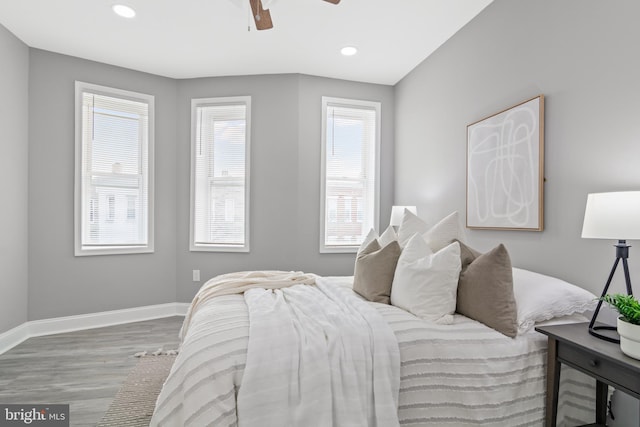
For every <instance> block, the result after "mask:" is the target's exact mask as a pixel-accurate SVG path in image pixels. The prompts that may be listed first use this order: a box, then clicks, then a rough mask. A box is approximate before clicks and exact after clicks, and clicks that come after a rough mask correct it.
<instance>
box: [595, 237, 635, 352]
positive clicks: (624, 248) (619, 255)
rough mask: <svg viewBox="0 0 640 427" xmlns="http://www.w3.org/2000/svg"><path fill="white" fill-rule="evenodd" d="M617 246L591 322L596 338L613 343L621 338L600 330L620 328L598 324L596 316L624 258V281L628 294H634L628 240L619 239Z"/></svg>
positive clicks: (618, 341)
mask: <svg viewBox="0 0 640 427" xmlns="http://www.w3.org/2000/svg"><path fill="white" fill-rule="evenodd" d="M614 246H615V248H616V260H615V262H614V263H613V267H612V268H611V272H610V273H609V278H608V279H607V283H606V284H605V286H604V289H603V290H602V295H601V296H600V300H599V301H598V305H597V306H596V310H595V312H594V313H593V317H591V322H589V333H590V334H591V335H593V336H594V337H596V338H600V339H602V340H605V341H609V342H612V343H620V339H619V338H614V337H611V336H608V335H603V334H601V333H599V332H596V331H599V330H607V331H617V330H618V329H617V328H616V327H615V326H603V325H597V326H596V324H595V323H596V318H597V317H598V313H599V312H600V307H601V306H602V301H603V298H604V296H605V295H606V294H607V291H608V290H609V285H611V279H613V274H614V273H615V272H616V268H617V267H618V263H619V262H620V260H622V267H623V269H624V281H625V284H626V286H627V294H628V295H633V290H632V289H631V276H630V275H629V264H628V263H627V259H628V258H629V248H630V246H629V245H627V241H626V240H618V244H617V245H614Z"/></svg>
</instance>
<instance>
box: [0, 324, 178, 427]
mask: <svg viewBox="0 0 640 427" xmlns="http://www.w3.org/2000/svg"><path fill="white" fill-rule="evenodd" d="M183 320H184V317H168V318H163V319H156V320H149V321H145V322H137V323H128V324H124V325H117V326H109V327H105V328H98V329H89V330H85V331H77V332H70V333H66V334H57V335H48V336H43V337H35V338H30V339H28V340H26V341H24V342H23V343H21V344H20V345H18V346H16V347H14V348H13V349H11V350H9V351H8V352H6V353H4V354H2V355H0V403H4V404H7V403H18V404H58V403H60V404H67V403H68V404H70V424H71V425H72V426H95V425H96V424H97V423H98V422H99V421H100V419H101V418H102V416H103V415H104V413H105V412H106V411H107V409H108V408H109V404H110V403H111V401H112V400H113V398H114V397H115V395H116V393H117V392H118V390H119V389H120V386H121V385H122V383H123V382H124V380H125V378H126V377H127V374H128V373H129V371H130V370H131V369H132V368H133V366H134V365H135V364H136V361H137V360H138V359H137V358H135V357H134V356H133V355H134V354H135V353H137V352H140V351H148V352H149V353H151V352H153V351H156V350H157V349H159V348H163V349H164V350H172V349H177V348H178V342H179V340H178V332H179V331H180V327H181V326H182V321H183Z"/></svg>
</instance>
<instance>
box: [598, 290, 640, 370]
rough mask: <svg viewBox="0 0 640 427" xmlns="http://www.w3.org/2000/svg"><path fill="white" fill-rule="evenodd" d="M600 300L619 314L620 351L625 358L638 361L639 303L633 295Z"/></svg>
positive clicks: (639, 342)
mask: <svg viewBox="0 0 640 427" xmlns="http://www.w3.org/2000/svg"><path fill="white" fill-rule="evenodd" d="M602 299H603V301H605V302H607V303H609V304H610V305H612V306H613V307H614V308H615V309H616V310H617V311H618V313H619V314H620V317H618V334H619V335H620V350H622V352H623V353H624V354H626V355H627V356H629V357H633V358H634V359H639V360H640V303H639V302H638V300H637V299H635V298H634V297H633V295H624V294H615V295H605V296H604V297H603V298H602Z"/></svg>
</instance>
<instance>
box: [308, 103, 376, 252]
mask: <svg viewBox="0 0 640 427" xmlns="http://www.w3.org/2000/svg"><path fill="white" fill-rule="evenodd" d="M330 106H336V107H345V108H356V109H366V110H372V111H375V115H376V122H375V141H374V145H375V147H374V149H373V152H374V155H375V160H374V171H373V173H374V174H375V177H374V191H373V198H374V200H373V209H374V212H373V224H372V226H373V228H374V229H376V230H378V225H379V219H380V138H381V131H380V128H381V118H382V103H381V102H379V101H366V100H357V99H347V98H335V97H329V96H323V97H322V125H321V126H322V132H321V147H322V148H321V166H320V253H355V252H357V251H358V248H359V247H360V244H361V243H360V244H353V245H328V244H327V243H326V241H325V232H326V227H327V223H326V219H327V215H326V205H327V201H328V200H327V185H326V184H327V109H328V107H330ZM358 222H359V221H358ZM368 231H369V230H365V231H364V232H363V235H362V238H363V239H364V238H365V237H366V234H367V232H368Z"/></svg>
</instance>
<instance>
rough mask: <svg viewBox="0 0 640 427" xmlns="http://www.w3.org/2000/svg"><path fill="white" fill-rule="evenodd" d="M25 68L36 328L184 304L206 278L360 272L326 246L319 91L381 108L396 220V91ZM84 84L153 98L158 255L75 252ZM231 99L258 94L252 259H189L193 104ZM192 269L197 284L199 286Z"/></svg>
mask: <svg viewBox="0 0 640 427" xmlns="http://www.w3.org/2000/svg"><path fill="white" fill-rule="evenodd" d="M29 69H30V73H29V102H30V103H29V115H30V119H29V132H30V133H29V147H30V150H29V191H28V192H29V204H30V205H29V286H28V289H29V291H28V292H29V296H28V301H29V308H28V319H29V320H37V319H43V318H51V317H59V316H69V315H76V314H83V313H93V312H99V311H105V310H115V309H123V308H130V307H138V306H144V305H150V304H159V303H166V302H174V301H180V302H188V301H190V300H191V299H192V298H193V296H194V295H195V292H196V291H197V289H198V288H199V287H200V286H201V285H202V283H203V282H204V281H205V280H207V279H208V278H210V277H213V276H214V275H217V274H220V273H226V272H230V271H237V270H249V269H251V270H253V269H284V270H291V269H296V270H304V271H310V272H315V273H319V274H325V275H329V274H336V275H337V274H352V272H353V262H354V254H320V253H319V249H318V248H319V244H318V239H319V221H320V219H319V218H320V200H319V197H320V123H321V97H322V95H328V96H339V97H346V98H357V99H369V100H376V101H381V102H382V109H383V122H382V162H381V174H382V176H381V179H382V181H383V185H382V189H381V193H382V200H381V223H382V224H386V222H388V219H389V213H390V210H391V203H392V200H393V186H392V180H393V135H394V130H393V118H394V113H393V109H394V107H393V104H394V99H393V88H392V87H391V86H383V85H372V84H366V83H355V82H346V81H341V80H333V79H326V78H319V77H311V76H301V75H297V74H292V75H270V76H242V77H216V78H204V79H190V80H178V81H176V80H173V79H168V78H163V77H158V76H153V75H150V74H144V73H140V72H136V71H132V70H127V69H123V68H119V67H114V66H110V65H106V64H101V63H96V62H92V61H87V60H83V59H79V58H73V57H69V56H64V55H59V54H56V53H52V52H47V51H42V50H38V49H31V50H30V67H29ZM76 80H81V81H85V82H89V83H95V84H100V85H105V86H110V87H116V88H121V89H126V90H132V91H136V92H143V93H148V94H151V95H154V96H155V102H156V141H155V155H156V158H155V253H153V254H138V255H109V256H87V257H75V256H74V255H73V235H74V234H73V233H74V231H73V196H74V194H73V179H74V134H73V130H74V116H73V114H74V96H73V93H74V82H75V81H76ZM233 95H250V96H251V97H252V135H251V149H252V152H251V252H250V253H248V254H245V253H210V252H190V251H189V240H188V239H189V191H190V190H189V185H190V179H189V176H190V175H189V174H190V171H189V168H190V161H189V156H190V105H191V99H192V98H206V97H215V96H233ZM194 269H198V270H201V278H202V281H201V282H193V281H192V280H191V278H192V273H191V272H192V270H194ZM23 284H24V283H23ZM22 320H24V319H22Z"/></svg>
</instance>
